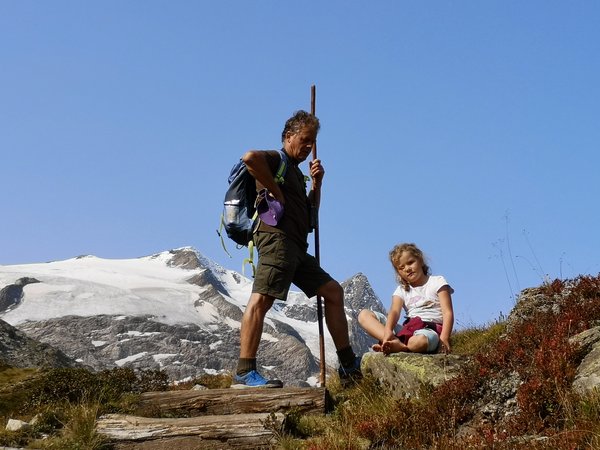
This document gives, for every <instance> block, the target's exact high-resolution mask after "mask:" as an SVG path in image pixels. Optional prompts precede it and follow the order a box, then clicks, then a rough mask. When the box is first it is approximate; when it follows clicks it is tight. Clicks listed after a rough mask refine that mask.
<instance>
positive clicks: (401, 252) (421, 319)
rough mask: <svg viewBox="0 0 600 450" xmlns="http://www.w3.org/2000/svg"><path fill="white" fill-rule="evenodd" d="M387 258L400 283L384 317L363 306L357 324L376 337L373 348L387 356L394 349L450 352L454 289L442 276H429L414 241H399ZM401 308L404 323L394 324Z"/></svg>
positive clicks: (397, 350)
mask: <svg viewBox="0 0 600 450" xmlns="http://www.w3.org/2000/svg"><path fill="white" fill-rule="evenodd" d="M390 261H391V262H392V266H393V267H394V270H395V271H396V277H397V278H398V281H399V282H400V286H398V288H397V289H396V290H395V291H394V294H393V295H392V306H391V308H390V312H389V313H388V316H387V320H386V318H385V316H384V315H383V314H381V313H379V312H374V311H370V310H367V309H363V310H362V311H361V312H360V313H359V315H358V323H359V324H360V325H361V326H362V327H363V328H364V329H365V331H366V332H367V333H369V334H370V335H371V336H372V337H374V338H375V339H378V340H379V343H378V344H375V345H373V350H375V351H376V352H383V353H385V354H386V355H387V354H389V353H397V352H418V353H433V352H435V351H437V350H438V346H440V343H441V350H442V351H444V352H446V353H449V352H450V350H451V348H450V334H451V333H452V326H453V325H454V312H453V310H452V297H451V295H452V294H453V293H454V290H453V289H452V288H451V287H450V285H449V284H448V283H447V282H446V280H445V279H444V277H442V276H439V275H437V276H435V275H430V272H429V267H428V266H427V264H425V257H424V256H423V252H422V251H421V250H419V248H418V247H417V246H416V245H415V244H399V245H396V246H395V247H394V248H393V249H392V251H390ZM402 308H404V310H405V316H406V318H405V321H404V326H403V327H402V328H401V329H400V330H399V331H398V328H397V324H398V319H400V313H401V312H402Z"/></svg>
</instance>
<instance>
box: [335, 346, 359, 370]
mask: <svg viewBox="0 0 600 450" xmlns="http://www.w3.org/2000/svg"><path fill="white" fill-rule="evenodd" d="M337 355H338V359H339V360H340V363H341V364H342V366H344V367H353V366H354V360H355V359H356V355H355V354H354V351H353V350H352V347H351V346H350V345H349V346H348V347H345V348H343V349H341V350H338V351H337Z"/></svg>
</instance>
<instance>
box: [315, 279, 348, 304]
mask: <svg viewBox="0 0 600 450" xmlns="http://www.w3.org/2000/svg"><path fill="white" fill-rule="evenodd" d="M317 294H319V295H320V296H321V297H323V298H324V299H325V302H326V304H335V303H339V304H342V305H343V303H344V289H343V288H342V286H340V283H338V282H337V281H335V280H331V281H328V282H327V283H325V284H324V285H323V286H321V287H320V288H319V290H318V291H317Z"/></svg>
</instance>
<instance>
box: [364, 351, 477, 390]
mask: <svg viewBox="0 0 600 450" xmlns="http://www.w3.org/2000/svg"><path fill="white" fill-rule="evenodd" d="M467 361H468V359H467V357H465V356H459V355H445V354H420V353H393V354H391V355H389V356H385V355H384V354H383V353H376V352H370V353H366V354H365V355H364V356H363V359H362V363H361V370H362V372H363V374H365V375H370V376H372V377H374V378H376V379H377V380H379V382H380V384H381V385H382V386H383V387H384V388H385V389H387V390H388V391H389V392H390V394H391V395H392V396H394V397H395V398H409V397H418V396H419V392H420V391H421V389H422V388H423V387H435V386H438V385H440V384H441V383H444V382H446V381H448V380H451V379H452V378H454V377H455V376H457V375H458V374H459V372H460V370H461V368H462V367H463V366H464V364H466V363H467Z"/></svg>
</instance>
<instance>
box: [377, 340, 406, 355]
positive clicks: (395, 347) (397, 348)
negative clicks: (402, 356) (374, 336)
mask: <svg viewBox="0 0 600 450" xmlns="http://www.w3.org/2000/svg"><path fill="white" fill-rule="evenodd" d="M381 351H383V353H385V354H386V355H388V354H390V353H400V352H408V351H410V350H409V349H408V347H407V346H406V345H404V344H403V343H402V342H400V339H392V340H391V341H386V342H384V343H383V345H382V346H381Z"/></svg>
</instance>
